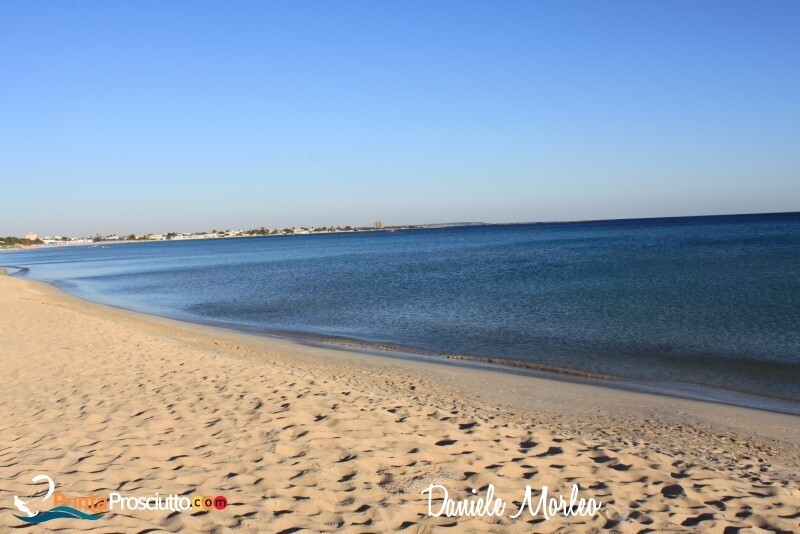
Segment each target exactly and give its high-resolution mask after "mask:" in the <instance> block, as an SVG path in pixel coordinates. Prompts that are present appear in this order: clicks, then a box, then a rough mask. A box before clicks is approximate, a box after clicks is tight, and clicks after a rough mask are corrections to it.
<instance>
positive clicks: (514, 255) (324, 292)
mask: <svg viewBox="0 0 800 534" xmlns="http://www.w3.org/2000/svg"><path fill="white" fill-rule="evenodd" d="M0 265H16V266H19V267H24V268H26V269H27V270H24V271H21V272H19V273H17V276H23V277H28V278H33V279H39V280H45V281H49V282H53V283H55V284H56V285H58V286H60V287H62V288H64V289H66V290H67V291H69V292H72V293H74V294H76V295H78V296H80V297H84V298H87V299H89V300H94V301H98V302H103V303H106V304H111V305H115V306H119V307H123V308H127V309H132V310H136V311H142V312H146V313H154V314H158V315H162V316H167V317H173V318H177V319H183V320H189V321H195V322H202V323H210V324H215V325H219V326H226V327H229V328H238V329H243V330H247V331H256V332H264V333H270V332H272V333H281V334H283V335H290V336H291V335H293V334H294V335H298V336H301V337H309V336H311V337H313V338H314V339H320V340H324V339H333V340H337V341H340V342H341V341H344V342H346V343H353V342H355V343H359V344H363V346H364V347H366V348H369V347H370V346H372V347H375V348H386V347H390V348H392V349H393V350H394V349H396V350H405V351H409V352H418V353H422V354H426V355H451V356H457V357H460V358H474V359H476V360H482V359H483V360H486V359H490V361H491V362H492V363H502V362H511V363H516V364H518V365H522V366H525V367H528V368H531V369H539V370H542V369H544V370H555V371H564V372H568V373H573V374H576V375H598V376H611V377H618V378H621V379H623V380H625V381H628V382H635V383H637V384H642V385H643V387H645V388H648V387H652V388H653V389H654V390H658V389H659V387H660V385H662V386H663V385H666V384H671V385H672V389H674V390H675V391H678V392H679V391H681V390H684V391H691V392H698V391H700V392H702V391H703V389H704V388H707V389H708V391H712V390H718V391H725V392H726V395H730V396H735V395H736V393H737V392H738V393H741V394H742V395H741V399H740V400H739V401H734V402H741V403H743V404H750V405H752V404H753V402H752V401H748V400H747V399H748V398H749V397H750V396H752V395H755V396H757V397H761V398H772V399H774V402H778V403H780V402H781V401H785V404H786V406H789V408H788V409H786V411H791V412H794V413H797V411H796V408H791V407H792V406H795V407H796V406H797V403H798V401H800V386H798V384H800V214H797V213H795V214H773V215H745V216H723V217H691V218H670V219H641V220H624V221H598V222H585V223H559V224H555V223H554V224H526V225H494V226H475V227H459V228H446V229H429V230H408V231H397V232H369V233H356V234H334V235H302V236H279V237H255V238H242V239H222V240H202V241H199V240H198V241H175V242H155V243H135V244H124V245H117V246H109V247H108V248H101V247H96V248H93V247H70V248H56V249H47V250H30V251H23V252H14V253H9V254H3V255H0ZM702 395H704V393H701V394H700V396H702ZM715 396H716V397H718V396H719V395H710V397H711V398H714V397H715Z"/></svg>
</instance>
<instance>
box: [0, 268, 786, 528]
mask: <svg viewBox="0 0 800 534" xmlns="http://www.w3.org/2000/svg"><path fill="white" fill-rule="evenodd" d="M0 326H2V327H3V329H4V332H8V333H13V335H10V336H9V337H8V338H7V339H6V341H5V342H4V344H3V345H1V346H0V366H2V368H3V369H4V372H6V373H7V375H8V376H12V377H14V380H9V381H7V385H6V387H5V388H4V390H3V391H2V392H1V393H0V401H2V402H0V413H2V417H3V421H4V423H5V424H4V425H3V427H2V428H0V442H2V443H5V444H7V445H6V447H5V448H4V450H3V451H2V454H3V455H4V462H3V465H2V466H0V525H3V526H4V528H11V527H12V526H13V527H16V526H18V523H16V522H15V521H16V520H15V519H14V517H13V515H12V511H13V509H9V507H10V506H11V505H10V503H11V502H12V496H13V495H15V494H22V495H25V494H27V493H28V491H26V487H25V486H24V483H23V482H24V480H23V479H30V477H31V476H33V475H35V474H37V473H48V474H49V475H51V476H53V478H54V479H55V480H56V483H57V484H58V486H59V491H64V492H65V493H67V494H69V495H71V496H74V495H90V494H102V493H107V492H108V491H121V492H123V493H124V494H126V495H142V494H145V495H146V494H154V493H158V492H160V493H161V494H162V495H163V494H167V493H180V494H186V495H195V494H200V495H224V496H225V497H226V498H227V499H228V501H229V502H230V503H231V506H230V509H229V510H225V511H223V512H211V513H207V514H198V515H193V514H190V513H177V514H176V513H167V512H155V511H152V512H146V513H145V512H135V513H134V512H131V513H125V514H116V513H112V514H109V516H108V517H106V518H103V519H102V520H101V521H98V522H97V524H96V526H95V527H94V528H96V529H97V531H99V532H128V531H131V532H136V531H141V530H145V529H156V530H165V531H171V532H176V531H179V530H181V529H190V530H193V531H209V530H213V529H234V528H235V529H242V530H245V531H263V530H270V531H281V530H286V529H296V528H307V529H311V530H314V531H329V530H336V529H340V528H346V529H347V530H348V531H354V532H374V531H386V530H399V529H410V531H412V532H413V531H415V530H425V529H430V528H437V527H444V526H455V527H457V529H456V530H461V529H466V530H469V531H487V532H497V531H499V530H503V531H520V532H529V531H530V530H531V528H533V527H532V525H538V526H536V527H535V528H536V529H537V530H539V529H544V530H552V529H557V528H566V529H568V530H572V531H576V530H580V531H584V530H591V529H604V528H605V529H608V528H612V529H616V530H619V531H622V532H638V531H641V530H642V529H644V528H653V529H656V530H664V529H682V528H685V527H687V526H688V527H690V528H691V527H692V526H694V525H697V526H698V528H704V527H705V528H714V527H718V528H720V529H721V528H722V527H723V526H738V527H741V528H748V527H749V528H752V527H760V528H767V527H770V528H772V527H775V528H780V529H783V530H791V529H792V528H794V526H796V525H795V524H796V515H795V514H797V513H800V507H798V506H797V499H796V496H797V494H798V491H800V480H798V473H797V465H799V464H800V425H797V421H798V418H797V417H795V416H790V415H784V414H778V413H773V412H764V411H759V410H751V409H746V408H738V407H733V406H728V405H720V404H711V403H706V402H699V401H690V400H685V399H676V398H670V397H664V396H659V395H650V394H645V393H636V392H628V391H622V390H615V389H611V388H605V387H599V386H594V385H589V384H580V383H570V382H566V381H556V380H549V379H544V378H537V377H530V376H521V375H514V374H510V373H491V372H486V371H481V370H478V369H471V368H468V367H465V366H453V365H443V364H441V363H431V362H425V361H412V360H401V359H398V358H390V357H381V356H374V355H367V354H363V353H359V352H356V351H351V350H343V349H341V348H337V349H331V348H324V347H315V346H307V345H303V344H300V343H296V342H293V341H288V340H284V339H277V338H268V337H265V336H257V335H251V334H246V333H242V332H236V331H231V330H227V329H222V328H215V327H210V326H205V325H198V324H194V323H186V322H181V321H177V320H173V319H165V318H161V317H157V316H153V315H147V314H142V313H137V312H132V311H127V310H122V309H119V308H114V307H111V306H106V305H103V304H98V303H94V302H90V301H87V300H83V299H81V298H79V297H76V296H74V295H71V294H68V293H65V292H63V291H61V290H60V289H58V288H56V287H54V286H52V285H49V284H47V283H44V282H39V281H33V280H27V279H20V278H15V277H10V276H6V275H0ZM573 481H574V483H577V484H580V486H581V493H582V495H585V496H586V497H594V498H597V499H599V500H601V501H603V502H604V503H606V506H607V512H608V514H610V515H609V516H608V517H611V518H612V519H609V518H608V517H605V516H602V515H598V516H594V517H569V518H562V517H559V518H557V519H553V520H552V522H549V523H541V519H542V518H532V519H529V520H525V519H519V520H516V521H512V520H510V519H509V518H507V517H504V518H491V519H489V518H446V517H439V518H436V517H426V515H425V509H426V508H425V507H426V499H425V498H424V496H423V495H421V494H420V491H421V490H422V489H424V488H425V487H427V486H428V484H442V485H444V486H445V487H447V488H448V489H449V490H450V491H451V492H452V494H453V495H456V494H459V495H467V494H469V492H470V491H471V490H470V488H486V487H488V485H489V484H491V485H492V486H493V487H494V488H496V492H497V494H498V495H499V496H501V497H503V498H505V499H509V498H518V496H519V495H520V490H522V489H524V488H525V485H526V484H529V485H532V486H533V487H534V488H537V489H538V488H540V487H542V486H543V485H549V486H550V487H552V488H553V491H568V488H569V484H571V483H573ZM667 489H668V491H667ZM482 491H483V490H482ZM21 492H22V493H21ZM715 503H723V504H721V505H720V504H715ZM620 514H622V515H624V516H625V519H615V518H618V517H622V516H621V515H620ZM59 521H63V523H60V524H59V525H58V526H59V527H60V528H74V529H78V528H82V527H84V526H85V525H84V524H83V523H81V522H80V521H79V520H72V519H65V520H59ZM54 525H55V524H54Z"/></svg>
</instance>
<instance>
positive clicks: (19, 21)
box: [0, 1, 800, 235]
mask: <svg viewBox="0 0 800 534" xmlns="http://www.w3.org/2000/svg"><path fill="white" fill-rule="evenodd" d="M798 26H800V3H798V2H794V1H790V2H778V1H770V2H756V1H752V2H732V1H726V2H689V1H669V2H666V1H663V2H639V1H637V2H555V1H554V2H533V1H531V2H502V1H499V2H490V1H481V2H469V1H460V2H443V1H433V2H388V1H387V2H349V1H348V2H337V1H330V2H304V1H291V2H242V1H231V2H222V1H220V2H198V1H192V2H177V1H169V2H66V1H64V2H35V1H20V2H14V1H5V2H3V3H2V4H1V5H0V67H1V68H0V181H1V182H2V190H3V204H2V208H1V209H0V235H9V234H10V235H20V234H22V233H25V232H27V231H37V232H39V233H41V234H67V235H76V234H84V235H93V234H94V233H95V232H99V233H110V232H117V233H122V232H125V233H130V232H155V231H194V230H208V229H211V228H239V227H247V228H249V227H258V226H262V225H264V226H269V227H273V226H285V225H304V224H311V225H317V226H322V225H331V224H333V225H346V224H356V225H362V224H371V223H372V221H374V220H376V219H383V220H385V221H386V222H387V224H408V223H425V222H445V221H478V220H480V221H487V222H506V221H538V220H554V219H587V218H616V217H650V216H667V215H691V214H714V213H744V212H767V211H796V210H800V97H798V95H800V31H798V30H797V28H798Z"/></svg>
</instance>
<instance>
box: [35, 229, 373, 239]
mask: <svg viewBox="0 0 800 534" xmlns="http://www.w3.org/2000/svg"><path fill="white" fill-rule="evenodd" d="M381 228H382V227H381ZM25 239H28V240H30V241H36V240H37V239H39V236H38V235H37V234H34V233H33V232H28V233H27V234H25Z"/></svg>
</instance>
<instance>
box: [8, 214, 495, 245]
mask: <svg viewBox="0 0 800 534" xmlns="http://www.w3.org/2000/svg"><path fill="white" fill-rule="evenodd" d="M480 224H484V223H476V222H464V223H443V224H421V225H407V226H386V225H385V224H384V222H383V221H375V223H374V224H373V225H372V226H358V227H353V226H344V227H341V226H323V227H313V226H303V227H294V226H293V227H291V228H288V227H287V228H273V229H269V228H265V227H263V226H262V227H260V228H257V229H252V230H217V229H214V230H211V231H210V232H168V233H164V234H143V235H139V234H128V235H117V234H109V235H100V234H96V235H95V236H93V237H68V236H59V235H55V236H40V235H38V234H36V233H33V232H29V233H27V234H25V236H24V237H0V250H12V249H27V248H41V247H56V246H74V245H96V244H109V243H120V242H135V241H136V242H138V241H178V240H186V239H225V238H232V237H256V236H283V235H307V234H334V233H345V232H375V231H382V232H395V231H397V230H416V229H422V228H447V227H452V226H473V225H480Z"/></svg>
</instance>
